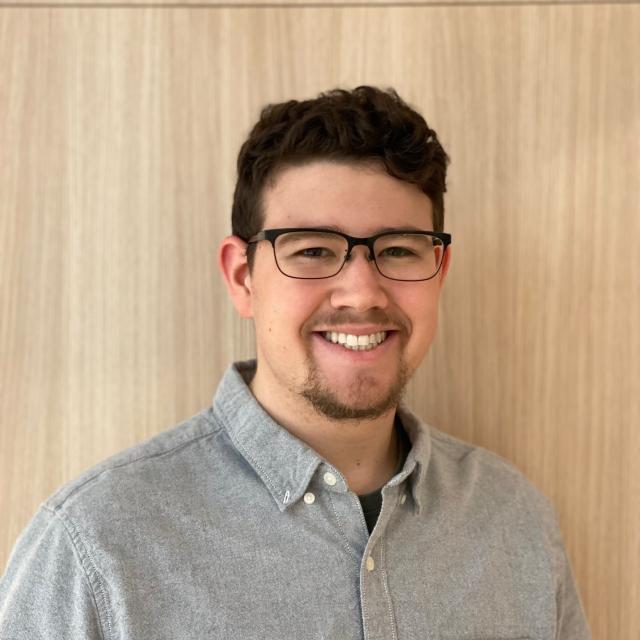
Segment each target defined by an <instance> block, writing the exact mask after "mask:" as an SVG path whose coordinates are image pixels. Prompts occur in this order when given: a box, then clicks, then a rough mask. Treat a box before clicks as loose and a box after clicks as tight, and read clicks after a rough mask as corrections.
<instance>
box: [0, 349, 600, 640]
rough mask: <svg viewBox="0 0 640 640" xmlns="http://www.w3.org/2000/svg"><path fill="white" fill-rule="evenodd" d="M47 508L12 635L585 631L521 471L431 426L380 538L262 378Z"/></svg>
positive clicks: (536, 635) (60, 639)
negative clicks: (275, 405)
mask: <svg viewBox="0 0 640 640" xmlns="http://www.w3.org/2000/svg"><path fill="white" fill-rule="evenodd" d="M254 369H255V362H254V361H249V362H245V363H237V364H236V365H233V366H232V367H231V368H230V369H229V370H228V371H227V373H226V374H225V376H224V377H223V379H222V381H221V383H220V386H219V388H218V391H217V393H216V396H215V398H214V402H213V406H211V407H209V408H207V409H205V410H204V411H202V412H201V413H199V414H197V415H195V416H194V417H192V418H190V419H189V420H187V421H185V422H184V423H182V424H180V425H178V426H176V427H174V428H173V429H171V430H169V431H166V432H164V433H161V434H160V435H158V436H156V437H154V438H152V439H151V440H149V441H148V442H145V443H143V444H140V445H138V446H136V447H133V448H131V449H128V450H127V451H124V452H122V453H120V454H118V455H116V456H114V457H112V458H110V459H108V460H106V461H105V462H103V463H101V464H99V465H98V466H96V467H94V468H92V469H91V470H89V471H87V472H86V473H84V474H83V475H81V476H80V477H79V478H77V479H76V480H74V481H73V482H70V483H68V484H67V485H65V486H63V487H62V488H61V489H59V490H58V491H57V492H56V493H55V494H54V495H53V496H52V497H51V498H49V499H48V500H47V501H46V502H44V503H43V504H42V505H41V507H40V509H39V510H38V512H37V514H36V515H35V517H34V518H33V520H32V521H31V523H30V524H29V526H28V527H27V528H26V529H25V531H24V532H23V533H22V535H21V536H20V538H19V539H18V542H17V543H16V546H15V548H14V550H13V553H12V555H11V558H10V560H9V564H8V566H7V570H6V573H5V575H4V577H3V578H2V581H1V582H0V638H1V639H2V640H6V639H9V638H11V639H14V640H27V639H28V640H39V639H44V638H46V639H47V640H54V639H55V640H84V639H92V640H93V639H97V638H101V639H104V640H204V639H207V640H213V639H225V640H253V639H256V640H257V639H274V640H275V639H277V640H301V639H305V640H306V639H309V640H356V639H358V640H360V639H366V640H396V639H397V640H409V639H411V640H414V639H415V640H418V639H420V640H436V639H443V640H452V639H456V640H515V639H523V638H524V639H526V638H528V639H530V640H588V639H589V638H590V634H589V631H588V628H587V624H586V621H585V617H584V613H583V610H582V607H581V604H580V599H579V596H578V593H577V591H576V588H575V584H574V580H573V576H572V573H571V569H570V566H569V563H568V560H567V556H566V554H565V551H564V548H563V543H562V538H561V535H560V531H559V528H558V525H557V521H556V517H555V514H554V511H553V508H552V506H551V505H550V503H549V501H548V500H547V499H546V498H545V497H543V496H542V495H541V494H540V493H539V492H538V491H537V490H536V489H535V488H534V487H533V486H532V485H531V484H530V483H529V482H528V481H527V480H526V479H525V478H524V477H523V476H522V474H521V473H520V472H519V471H517V470H516V469H515V468H514V467H513V466H512V465H511V464H509V463H508V462H506V461H504V460H503V459H501V458H499V457H498V456H496V455H494V454H492V453H490V452H488V451H486V450H484V449H481V448H479V447H475V446H472V445H470V444H466V443H464V442H461V441H460V440H457V439H455V438H452V437H450V436H448V435H446V434H444V433H442V432H440V431H438V430H437V429H434V428H433V427H429V426H427V425H425V424H424V423H422V422H420V420H418V419H417V418H416V417H415V416H414V415H413V414H412V413H411V412H410V411H409V410H408V409H407V408H406V407H405V406H403V405H401V406H400V407H399V409H398V417H399V418H400V420H401V423H402V425H403V427H404V429H405V431H406V433H407V435H408V436H409V439H410V440H411V451H410V452H409V455H408V456H407V458H406V460H405V463H404V466H403V468H402V470H401V472H400V473H398V474H396V475H395V476H394V477H393V478H392V479H391V480H390V481H389V482H388V483H387V484H386V485H385V486H384V487H383V489H382V496H383V503H382V510H381V512H380V515H379V518H378V521H377V523H376V525H375V528H374V530H373V532H372V533H371V535H369V533H368V531H367V526H366V522H365V519H364V516H363V512H362V508H361V505H360V502H359V499H358V496H357V495H356V494H354V493H353V492H352V491H350V490H349V487H348V486H347V483H346V480H345V478H344V476H343V475H342V474H341V473H340V471H339V470H338V469H336V468H335V467H333V466H332V465H331V464H329V463H328V462H327V461H326V460H324V459H322V458H321V457H320V456H319V455H318V454H317V453H315V452H314V451H313V450H312V449H310V448H309V447H308V446H307V445H306V444H305V443H303V442H302V441H300V440H299V439H297V438H296V437H294V436H293V435H292V434H290V433H289V432H288V431H287V430H286V429H284V428H283V427H282V426H280V425H279V424H277V423H276V422H274V421H273V420H272V419H271V418H270V416H269V415H267V414H266V413H265V412H264V410H263V409H262V408H261V407H260V405H259V404H258V403H257V402H256V400H255V398H254V397H253V395H252V393H251V391H250V389H249V387H248V386H247V381H248V380H249V379H250V376H251V375H252V374H253V371H254Z"/></svg>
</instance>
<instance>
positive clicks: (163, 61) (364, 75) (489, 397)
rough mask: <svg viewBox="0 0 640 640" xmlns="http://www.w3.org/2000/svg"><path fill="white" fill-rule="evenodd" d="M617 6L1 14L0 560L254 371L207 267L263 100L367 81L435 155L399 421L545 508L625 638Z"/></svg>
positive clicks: (627, 33) (634, 262) (629, 234)
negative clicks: (424, 327) (410, 366)
mask: <svg viewBox="0 0 640 640" xmlns="http://www.w3.org/2000/svg"><path fill="white" fill-rule="evenodd" d="M638 33H640V7H638V6H631V5H629V6H623V5H602V6H555V7H550V6H530V7H523V6H509V7H500V6H484V7H481V6H475V7H455V8H452V7H422V8H415V7H414V8H410V7H395V8H382V7H375V8H364V7H363V8H323V9H313V8H281V9H267V8H262V9H259V10H255V9H248V8H229V9H223V8H218V9H210V10H205V9H199V10H197V11H196V10H189V9H175V10H174V9H163V10H144V9H141V10H136V9H123V10H120V9H111V10H109V11H103V10H97V9H77V10H76V9H66V10H65V11H60V10H56V9H52V10H46V9H38V10H33V9H32V10H29V9H24V10H20V9H7V10H0V60H1V61H2V64H1V65H0V149H2V150H3V151H2V159H3V161H2V163H0V308H1V310H2V312H1V314H0V354H1V356H0V478H1V486H0V501H1V502H0V513H2V514H3V516H4V517H3V522H2V525H1V528H0V567H2V566H4V564H5V562H6V559H7V558H8V554H9V550H10V548H11V546H12V545H13V543H14V542H15V539H16V537H17V535H18V533H19V532H20V530H21V529H22V528H23V527H24V526H25V525H26V523H27V521H28V520H29V518H30V517H31V515H32V514H33V513H34V511H35V509H36V508H37V505H38V504H39V503H40V502H41V501H42V500H43V499H44V498H46V496H48V495H49V494H50V493H51V492H52V491H53V490H54V489H55V488H56V487H57V486H59V485H60V484H61V483H62V482H64V481H66V480H68V479H70V478H72V477H74V476H75V475H77V474H78V473H79V472H80V471H81V470H83V469H85V468H87V467H88V466H90V465H92V464H93V463H95V462H98V461H99V460H101V459H103V458H104V457H106V456H107V455H109V454H111V453H114V452H116V451H118V450H120V449H122V448H124V447H126V446H129V445H131V444H133V443H135V442H138V441H141V440H143V439H145V438H147V437H149V436H151V435H153V434H154V433H156V432H158V431H160V430H162V429H164V428H168V427H170V426H172V425H173V424H175V423H176V422H177V421H179V420H180V419H182V418H185V417H188V416H189V415H192V414H193V413H195V412H196V411H198V410H199V409H201V408H202V407H204V406H206V404H208V403H209V402H210V400H211V397H212V395H213V393H214V391H215V387H216V384H217V381H218V379H219V377H220V375H221V374H222V372H223V371H224V369H225V368H226V367H227V365H228V363H229V362H230V361H231V360H233V359H240V358H245V357H250V356H251V355H252V354H253V337H252V328H251V325H250V324H249V323H247V322H241V321H240V320H238V319H237V318H236V317H235V315H234V312H233V310H232V307H231V305H230V303H229V302H228V301H227V299H226V293H225V291H224V288H223V285H222V281H221V279H220V277H219V276H218V274H217V272H216V266H215V252H216V247H217V243H218V242H219V240H220V239H221V238H222V237H223V236H224V235H225V234H227V233H228V232H229V228H230V223H229V214H230V204H231V197H232V193H233V187H234V179H235V158H236V154H237V151H238V148H239V146H240V144H241V142H242V140H243V139H244V137H245V135H246V133H247V132H248V129H249V128H250V126H251V125H252V123H253V122H254V120H255V118H256V117H257V115H258V112H259V109H260V108H261V107H262V106H263V105H264V104H265V103H267V102H271V101H279V100H283V99H288V98H290V97H292V96H293V97H298V98H304V97H309V96H313V95H316V94H317V93H318V92H319V91H321V90H325V89H329V88H333V87H335V86H345V87H352V86H355V85H357V84H363V83H369V84H377V85H381V86H393V87H395V88H396V89H397V90H398V91H399V92H400V94H401V95H402V96H403V97H404V98H405V99H406V100H407V101H409V102H410V103H412V104H414V105H415V106H417V107H418V108H419V109H420V110H421V111H422V112H423V113H424V114H425V116H426V118H427V120H428V122H429V123H430V124H431V125H432V126H434V127H435V128H436V129H437V130H438V132H439V134H440V136H441V138H442V139H443V143H444V144H445V147H446V148H447V150H448V152H449V153H450V155H451V157H452V159H453V162H452V165H451V169H450V178H449V193H448V197H447V214H446V220H447V223H446V226H447V230H449V231H451V232H452V233H453V265H452V269H451V272H450V274H449V279H448V282H447V287H446V290H445V294H444V300H443V303H442V314H441V326H440V330H439V335H438V337H437V339H436V342H435V343H434V345H433V347H432V349H431V353H430V355H429V357H428V359H427V361H426V363H425V364H424V366H423V367H421V369H420V370H419V372H418V374H417V375H416V378H415V380H414V381H413V382H412V385H411V388H410V390H409V394H408V396H409V400H410V401H411V402H412V404H413V405H414V407H415V408H416V409H417V411H418V413H420V414H421V415H422V416H423V417H425V418H426V419H428V420H429V421H430V422H431V423H432V424H434V425H436V426H438V427H439V428H441V429H443V430H445V431H448V432H450V433H452V434H453V435H456V436H458V437H461V438H463V439H466V440H469V441H472V442H475V443H477V444H480V445H482V446H485V447H487V448H489V449H492V450H493V451H496V452H497V453H499V454H500V455H502V456H504V457H506V458H508V459H510V460H512V461H513V462H514V463H515V464H516V465H517V466H518V467H519V468H521V469H522V470H523V471H524V472H525V473H526V475H527V476H528V477H529V478H530V479H531V480H532V481H533V482H534V483H535V484H536V485H537V486H538V487H539V488H540V489H541V490H542V491H543V492H545V493H546V494H547V495H548V496H549V497H550V498H551V499H552V500H553V502H554V504H555V505H556V508H557V511H558V514H559V519H560V523H561V526H562V529H563V532H564V537H565V542H566V545H567V549H568V552H569V556H570V558H571V561H572V564H573V567H574V572H575V574H576V577H577V580H578V583H579V586H580V590H581V594H582V598H583V601H584V603H585V608H586V609H587V613H588V617H589V621H590V624H591V626H592V629H593V635H594V639H602V640H605V639H609V638H616V640H635V639H636V637H637V635H634V634H637V629H638V628H640V610H639V605H638V603H639V602H640V578H638V576H640V553H639V551H640V472H639V471H638V469H637V465H635V464H634V463H635V461H636V460H638V458H639V456H640V433H639V431H638V429H637V428H636V427H637V425H638V424H640V337H639V336H640V278H639V276H640V252H639V251H638V241H639V240H640V215H639V214H640V207H639V205H638V203H639V202H640V193H639V191H640V186H639V185H640V164H639V162H638V148H640V144H639V143H640V71H639V67H638V65H637V62H636V61H637V60H638V59H640V43H639V42H638V38H637V34H638Z"/></svg>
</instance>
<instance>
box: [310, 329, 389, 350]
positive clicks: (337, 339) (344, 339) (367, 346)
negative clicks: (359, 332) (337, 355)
mask: <svg viewBox="0 0 640 640" xmlns="http://www.w3.org/2000/svg"><path fill="white" fill-rule="evenodd" d="M323 335H324V337H325V339H326V340H328V341H330V342H333V343H334V344H340V345H342V346H343V347H345V348H346V349H351V350H352V351H370V350H371V349H375V348H376V347H377V346H378V345H379V344H380V343H381V342H384V340H385V339H386V337H387V332H386V331H380V332H378V333H372V334H371V335H368V336H356V335H353V334H351V333H337V332H336V331H325V333H324V334H323Z"/></svg>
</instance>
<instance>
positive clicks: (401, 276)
mask: <svg viewBox="0 0 640 640" xmlns="http://www.w3.org/2000/svg"><path fill="white" fill-rule="evenodd" d="M374 252H375V256H376V263H377V265H378V269H379V270H380V273H382V275H384V276H387V278H393V279H395V280H427V279H429V278H432V277H433V276H434V275H435V274H436V273H437V272H438V269H440V265H441V264H442V258H443V256H444V243H443V242H442V240H440V238H436V237H435V236H427V235H424V234H419V233H398V234H392V235H388V236H382V237H380V238H378V239H377V240H376V242H375V244H374Z"/></svg>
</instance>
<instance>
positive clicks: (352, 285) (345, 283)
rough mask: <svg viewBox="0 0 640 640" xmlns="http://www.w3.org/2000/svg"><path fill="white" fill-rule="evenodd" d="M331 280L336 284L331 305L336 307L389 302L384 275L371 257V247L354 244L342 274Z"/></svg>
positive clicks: (362, 307) (362, 308)
mask: <svg viewBox="0 0 640 640" xmlns="http://www.w3.org/2000/svg"><path fill="white" fill-rule="evenodd" d="M332 280H333V281H334V282H335V286H334V288H333V291H332V293H331V305H332V306H333V307H334V308H336V309H340V308H345V307H349V308H351V309H355V310H356V311H366V310H367V309H372V308H379V309H384V308H386V307H387V305H388V303H389V300H388V297H387V293H386V291H385V289H384V287H383V284H384V283H383V280H385V278H384V277H383V276H382V275H381V274H380V273H379V271H378V269H377V267H376V265H375V263H374V261H373V260H372V259H370V255H369V248H368V247H365V246H360V247H354V248H353V249H352V250H351V255H350V256H349V259H348V260H347V261H346V262H345V264H344V266H343V267H342V269H341V271H340V273H338V274H337V275H336V276H334V277H333V278H332Z"/></svg>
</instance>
